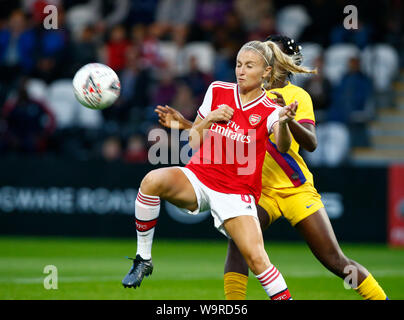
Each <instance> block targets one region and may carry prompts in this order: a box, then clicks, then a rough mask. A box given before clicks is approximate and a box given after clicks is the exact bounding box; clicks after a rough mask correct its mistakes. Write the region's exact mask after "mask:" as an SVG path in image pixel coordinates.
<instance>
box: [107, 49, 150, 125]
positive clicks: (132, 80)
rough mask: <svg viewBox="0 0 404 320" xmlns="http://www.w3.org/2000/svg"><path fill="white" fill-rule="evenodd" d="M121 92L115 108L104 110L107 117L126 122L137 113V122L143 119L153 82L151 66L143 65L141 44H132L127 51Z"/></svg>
mask: <svg viewBox="0 0 404 320" xmlns="http://www.w3.org/2000/svg"><path fill="white" fill-rule="evenodd" d="M120 80H121V94H120V97H119V99H118V101H117V102H116V103H115V105H114V107H113V108H108V109H105V110H104V111H103V115H104V117H105V118H107V119H115V120H117V121H120V122H121V123H124V122H126V121H128V119H129V118H130V115H131V114H133V113H136V117H137V119H136V122H138V121H140V120H141V117H142V115H143V112H144V111H143V110H142V109H144V108H145V107H146V106H148V105H149V104H150V93H151V86H152V84H153V81H152V76H151V71H150V68H147V67H144V66H143V65H142V57H141V49H140V46H139V45H131V46H130V47H129V48H128V50H127V51H126V67H125V68H124V69H123V70H122V71H121V76H120Z"/></svg>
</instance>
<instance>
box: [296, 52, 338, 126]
mask: <svg viewBox="0 0 404 320" xmlns="http://www.w3.org/2000/svg"><path fill="white" fill-rule="evenodd" d="M314 67H315V68H316V69H317V72H318V73H317V75H316V76H314V77H310V78H307V80H306V81H305V82H304V84H303V89H305V90H306V91H307V92H310V96H311V99H312V101H313V107H314V113H315V116H316V123H317V124H318V123H321V122H323V121H325V120H326V114H327V112H328V109H329V108H330V104H331V90H332V87H331V83H330V81H329V80H328V79H327V78H326V77H325V76H324V72H323V67H324V57H323V56H319V57H317V58H316V59H315V61H314Z"/></svg>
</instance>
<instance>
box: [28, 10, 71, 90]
mask: <svg viewBox="0 0 404 320" xmlns="http://www.w3.org/2000/svg"><path fill="white" fill-rule="evenodd" d="M57 13H58V17H57V29H49V30H48V29H44V28H43V25H42V22H43V21H38V22H37V26H36V28H35V31H36V34H37V39H38V40H37V45H36V50H35V60H36V65H35V69H34V73H33V76H34V77H36V78H40V79H43V80H45V81H46V82H47V83H51V82H52V81H54V80H56V79H60V78H64V77H67V76H70V74H69V71H70V63H71V55H70V54H69V49H70V31H69V30H68V29H67V27H66V24H65V14H64V9H63V7H61V6H60V7H58V11H57ZM43 18H44V16H41V15H39V14H38V18H37V19H43Z"/></svg>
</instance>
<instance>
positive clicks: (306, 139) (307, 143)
mask: <svg viewBox="0 0 404 320" xmlns="http://www.w3.org/2000/svg"><path fill="white" fill-rule="evenodd" d="M289 128H290V131H291V132H292V134H293V137H294V138H295V140H296V142H297V143H298V144H299V145H300V146H301V147H302V148H304V149H305V150H307V151H309V152H313V151H314V150H316V148H317V135H316V127H315V126H314V125H312V124H311V123H299V122H297V121H296V120H292V121H290V122H289Z"/></svg>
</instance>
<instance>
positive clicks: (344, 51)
mask: <svg viewBox="0 0 404 320" xmlns="http://www.w3.org/2000/svg"><path fill="white" fill-rule="evenodd" d="M359 55H360V51H359V49H358V47H356V46H355V45H353V44H348V43H346V44H334V45H332V46H330V47H328V49H326V50H325V52H324V74H325V76H326V77H327V78H328V79H329V80H330V82H331V83H332V84H333V85H336V84H338V83H339V81H340V80H341V78H342V76H343V75H344V74H345V73H346V71H347V68H348V61H349V59H350V58H353V57H358V56H359Z"/></svg>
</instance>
